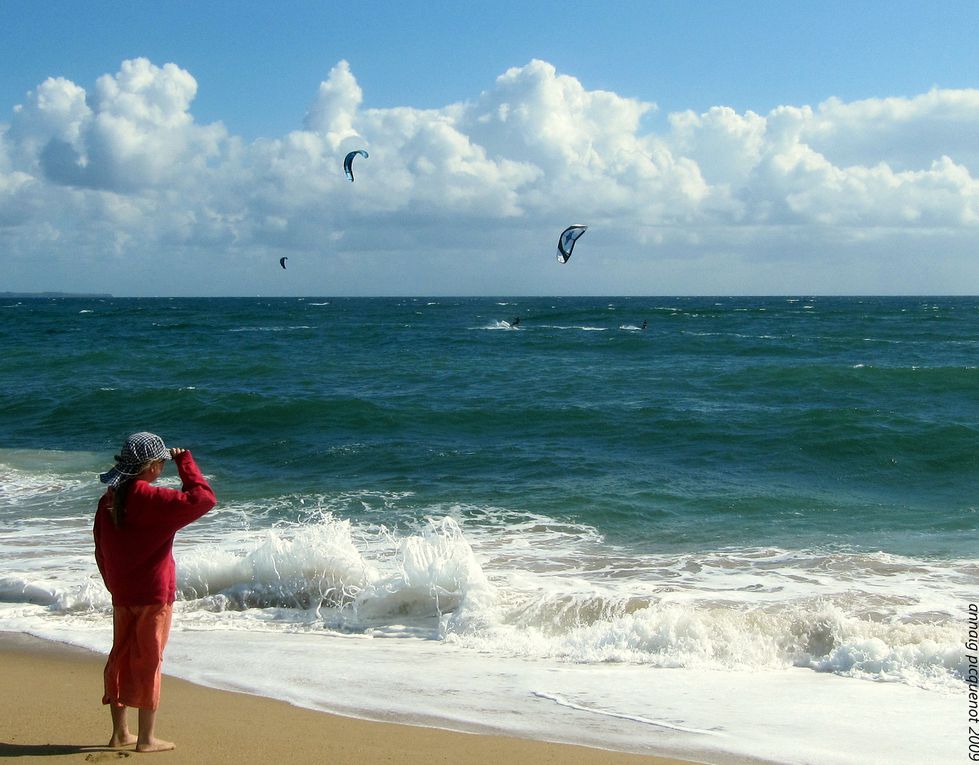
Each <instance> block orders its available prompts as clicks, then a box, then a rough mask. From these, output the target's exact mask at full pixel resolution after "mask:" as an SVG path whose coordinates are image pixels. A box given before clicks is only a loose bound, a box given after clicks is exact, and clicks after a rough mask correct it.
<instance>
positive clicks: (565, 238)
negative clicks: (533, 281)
mask: <svg viewBox="0 0 979 765" xmlns="http://www.w3.org/2000/svg"><path fill="white" fill-rule="evenodd" d="M587 230H588V226H582V225H581V224H580V223H576V224H574V225H573V226H568V227H567V228H566V229H564V231H562V232H561V236H560V237H558V240H557V262H558V263H567V262H568V259H569V258H570V257H571V251H572V250H574V243H575V242H577V241H578V237H579V236H581V235H582V234H584V233H585V231H587Z"/></svg>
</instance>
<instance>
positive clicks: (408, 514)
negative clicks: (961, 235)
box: [0, 297, 979, 765]
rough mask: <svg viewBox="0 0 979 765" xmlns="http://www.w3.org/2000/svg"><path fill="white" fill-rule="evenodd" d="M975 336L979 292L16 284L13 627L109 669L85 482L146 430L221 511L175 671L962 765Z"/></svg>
mask: <svg viewBox="0 0 979 765" xmlns="http://www.w3.org/2000/svg"><path fill="white" fill-rule="evenodd" d="M517 316H519V317H520V322H519V324H518V325H517V326H516V327H515V328H514V327H513V326H511V324H510V321H511V320H513V319H515V318H516V317H517ZM644 322H645V323H646V328H645V329H642V326H643V323H644ZM977 351H979V299H974V298H862V299H861V298H822V297H819V298H798V299H796V298H706V297H705V298H604V299H596V298H587V299H584V298H533V299H530V298H519V299H516V298H501V299H487V298H479V299H476V298H460V299H450V298H437V299H333V298H322V299H314V298H307V299H243V298H241V299H239V298H235V299H212V300H202V299H194V300H191V299H172V300H171V299H138V300H137V299H104V300H100V299H94V298H93V299H81V298H79V299H44V300H19V301H18V300H6V301H4V302H0V390H2V391H3V392H2V394H0V395H2V399H3V406H2V407H0V556H2V558H3V561H4V568H3V571H0V630H11V631H17V632H27V633H31V634H35V635H40V636H42V637H46V638H49V639H52V640H60V641H65V642H69V643H73V644H77V645H82V646H85V647H88V648H92V649H94V650H98V651H107V650H108V647H109V645H110V643H111V619H112V617H111V606H110V601H109V596H108V593H106V592H105V589H104V587H103V586H102V583H101V581H100V579H99V576H98V572H97V570H96V568H95V564H94V560H93V556H92V537H91V524H92V514H93V512H94V508H95V505H96V502H97V500H98V497H99V495H100V493H101V490H102V487H101V485H100V484H99V483H98V481H97V478H96V475H97V473H98V472H99V471H101V470H104V469H106V468H107V467H108V466H109V464H110V462H111V456H112V455H113V454H114V453H115V452H116V451H117V450H118V448H119V446H120V444H121V443H122V441H123V439H124V438H125V436H126V435H127V434H128V433H130V432H133V431H136V430H143V429H146V430H152V431H155V432H157V433H160V434H161V435H163V437H164V438H165V439H166V441H167V443H168V444H170V445H171V446H180V447H185V448H190V449H192V450H193V452H194V455H195V456H196V458H197V460H198V462H199V464H200V465H201V467H202V469H203V470H204V472H205V474H206V475H207V476H208V478H209V479H210V481H211V483H212V485H213V486H214V489H215V491H216V493H217V495H218V498H219V503H218V506H217V507H216V508H215V509H214V510H213V511H212V512H211V513H209V514H208V515H207V516H205V517H204V518H203V519H201V520H200V521H198V522H196V523H195V524H193V525H192V526H191V527H189V528H188V529H185V530H183V531H181V532H180V533H179V534H178V535H177V541H176V546H175V551H174V552H175V557H176V561H177V576H178V602H177V606H176V611H175V620H174V628H173V635H172V637H171V640H170V643H169V644H168V648H167V665H166V666H167V671H168V672H171V673H174V674H177V675H178V676H181V677H185V678H188V679H191V680H196V681H198V682H203V683H205V684H212V685H217V686H218V687H226V688H234V689H237V690H242V689H244V690H247V691H250V692H253V693H259V694H262V695H267V696H272V697H275V698H280V699H286V700H289V701H291V702H293V703H298V704H301V705H304V706H310V707H313V708H317V709H327V710H333V711H340V712H342V713H344V714H355V715H359V716H365V717H370V718H379V719H391V717H392V716H394V717H396V718H397V719H402V720H406V721H414V722H419V723H422V724H434V725H439V726H446V727H459V728H461V729H464V730H486V729H487V727H486V726H489V728H490V729H492V730H502V731H508V732H511V733H513V734H515V735H522V736H529V737H533V738H543V739H547V740H555V739H557V740H563V741H570V742H575V743H587V744H590V745H593V746H602V747H609V748H619V749H625V750H629V751H639V752H649V751H653V752H667V753H670V752H672V753H679V754H683V755H686V756H689V757H690V758H691V759H695V760H698V761H710V762H734V761H739V762H740V761H743V760H741V759H738V758H740V757H743V756H747V755H753V756H763V757H766V758H767V761H771V762H779V763H790V762H801V761H807V762H808V761H812V762H816V761H818V762H821V763H826V764H827V765H854V763H865V762H876V761H884V760H886V761H887V762H889V763H898V764H900V765H919V763H923V762H929V763H932V762H933V763H945V762H949V763H951V762H955V761H958V760H957V758H958V757H959V755H960V754H961V752H962V751H964V750H960V747H959V745H960V742H962V741H964V739H962V738H961V737H960V736H959V735H958V733H957V732H956V730H957V729H956V728H955V722H954V721H955V720H956V719H959V718H958V717H957V715H958V714H959V712H958V711H956V710H959V709H965V699H964V697H963V689H964V688H965V687H966V686H965V683H964V680H965V678H966V677H967V672H968V657H967V656H966V653H965V644H964V640H965V622H966V614H967V613H968V611H967V606H968V604H969V603H970V602H972V603H974V602H975V598H976V593H977V592H979V561H977V558H976V555H975V551H974V550H975V539H976V531H977V527H979V513H977V512H976V501H975V493H974V485H975V476H976V472H977V470H976V469H977V467H979V465H977V459H979V458H977V456H976V449H975V446H976V440H977V439H976V436H977V422H979V417H977V415H979V368H977V361H976V359H977ZM164 482H165V483H168V484H169V485H171V486H173V485H176V483H175V476H174V474H173V470H172V469H170V470H169V471H168V474H167V475H166V476H165V478H164ZM93 703H97V699H93Z"/></svg>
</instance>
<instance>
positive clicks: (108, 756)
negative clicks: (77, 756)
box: [85, 752, 131, 762]
mask: <svg viewBox="0 0 979 765" xmlns="http://www.w3.org/2000/svg"><path fill="white" fill-rule="evenodd" d="M130 754H131V753H130V752H92V753H91V754H87V755H85V761H86V762H111V761H112V760H122V759H125V758H126V757H128V756H129V755H130Z"/></svg>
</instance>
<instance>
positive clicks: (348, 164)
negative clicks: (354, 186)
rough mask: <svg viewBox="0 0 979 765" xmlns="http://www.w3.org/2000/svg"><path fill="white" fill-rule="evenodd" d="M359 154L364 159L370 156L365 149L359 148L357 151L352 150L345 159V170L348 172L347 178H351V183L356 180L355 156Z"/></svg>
mask: <svg viewBox="0 0 979 765" xmlns="http://www.w3.org/2000/svg"><path fill="white" fill-rule="evenodd" d="M358 154H359V155H360V156H362V157H363V158H364V159H367V157H369V156H370V155H369V154H368V153H367V152H366V151H364V150H363V149H357V151H352V152H350V153H349V154H348V155H347V156H346V158H345V159H344V160H343V172H345V173H346V174H347V178H349V179H350V182H351V183H353V181H354V169H353V164H354V157H356V156H357V155H358Z"/></svg>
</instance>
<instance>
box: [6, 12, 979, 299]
mask: <svg viewBox="0 0 979 765" xmlns="http://www.w3.org/2000/svg"><path fill="white" fill-rule="evenodd" d="M468 5H469V4H462V3H449V2H401V3H393V2H391V3H381V2H361V3H356V4H348V5H342V6H341V5H340V4H333V3H311V2H293V3H289V4H287V5H282V6H279V5H275V4H269V3H257V2H236V3H230V2H209V3H191V2H165V3H148V2H129V3H122V2H112V3H108V2H86V3H67V2H59V3H54V4H41V3H37V2H33V1H31V2H25V1H23V0H0V50H2V53H0V56H2V58H3V62H4V65H3V66H2V67H0V258H3V259H4V260H5V261H6V267H5V269H4V270H5V272H6V274H7V277H6V279H5V280H4V281H8V280H9V281H8V283H7V284H3V282H0V291H2V290H4V289H10V290H43V289H69V288H71V287H73V286H74V287H76V288H79V289H86V290H88V289H93V290H96V291H108V292H113V293H115V294H224V293H227V294H396V293H399V292H411V293H414V294H451V293H456V294H470V293H482V294H507V293H512V294H549V293H561V294H567V293H580V294H585V293H588V292H600V293H605V294H616V293H630V294H635V293H636V292H638V293H650V294H662V293H664V292H666V293H683V294H690V293H715V292H724V293H739V294H743V293H771V292H792V293H799V292H823V293H825V292H838V293H845V292H854V291H856V292H909V291H924V292H961V291H965V292H976V291H979V268H977V267H976V265H974V264H973V263H972V260H973V256H974V255H975V253H976V246H975V245H976V243H977V237H976V235H977V233H979V228H977V223H976V217H977V216H979V201H977V198H976V197H977V193H979V192H977V189H976V180H975V179H976V178H977V177H979V165H977V161H976V160H977V150H976V149H975V148H970V142H971V143H973V144H974V143H976V141H975V138H974V137H975V136H976V135H977V134H979V123H977V121H976V119H977V103H979V93H977V91H976V88H977V85H979V83H977V82H976V79H977V76H976V72H979V46H976V44H975V39H977V36H979V5H977V4H976V3H974V2H945V3H936V4H922V3H911V2H887V3H884V2H880V3H876V2H874V3H871V2H846V3H844V2H839V3H837V2H820V3H815V2H813V3H802V2H790V3H784V2H778V3H776V2H701V3H697V2H619V3H588V4H584V5H583V6H574V7H572V6H569V5H568V4H567V3H559V2H522V3H521V2H496V3H492V4H490V3H478V4H473V5H474V7H468ZM126 62H140V63H139V64H138V65H134V64H132V63H129V64H127V63H126ZM167 64H172V65H173V66H172V67H170V68H167V66H166V65H167ZM49 78H52V79H51V80H49ZM100 78H102V79H101V80H100ZM46 81H47V82H48V84H47V85H45V86H43V87H42V85H43V84H44V83H45V82H46ZM100 81H101V82H102V83H103V85H101V86H100V85H99V84H98V83H99V82H100ZM151 81H152V82H154V83H155V85H152V86H145V83H147V82H151ZM112 82H114V83H115V84H112ZM139 83H143V84H139ZM323 85H326V87H325V88H324V87H323ZM127 88H135V90H133V91H131V92H130V91H128V90H127ZM134 98H135V99H136V100H139V101H140V104H139V105H138V106H137V105H134V103H135V102H134ZM69 102H70V104H71V106H70V107H69V106H66V104H68V103H69ZM59 103H60V104H61V106H56V105H53V104H59ZM86 104H88V106H87V107H86ZM313 114H318V115H320V117H319V118H318V120H319V121H318V122H317V121H316V120H315V119H313V118H312V117H311V116H310V115H313ZM514 115H523V116H522V117H521V119H519V120H518V119H515V118H514ZM567 123H572V124H570V125H568V124H567ZM120 124H123V125H124V127H120ZM583 126H584V127H583ZM555 131H556V132H555ZM361 145H363V146H365V147H366V146H369V147H370V148H371V149H372V154H374V156H373V157H372V158H371V159H369V160H364V165H363V171H362V175H361V176H360V177H359V178H358V182H357V183H356V184H354V186H353V187H348V186H345V185H344V182H342V178H341V179H340V180H339V181H337V182H334V181H333V179H332V178H331V179H330V180H329V181H328V182H327V181H324V180H320V179H317V178H315V177H310V171H311V169H314V168H319V167H320V164H322V168H323V172H332V171H333V170H334V169H335V168H336V166H337V165H336V162H337V158H336V155H337V154H342V153H343V152H344V151H345V150H347V149H349V148H350V147H351V146H361ZM395 146H396V147H398V152H397V156H394V154H395V152H394V151H393V147H395ZM375 149H376V152H375V151H374V150H375ZM623 158H624V159H623ZM372 173H376V175H372ZM361 184H362V185H361ZM317 194H320V195H321V197H320V199H321V201H322V206H321V207H319V206H317V204H316V202H317V198H316V195H317ZM438 194H441V195H442V199H444V200H445V201H444V202H441V201H439V199H438V197H437V195H438ZM571 222H587V223H589V225H590V226H591V227H592V228H591V230H590V231H589V232H588V236H587V238H582V240H581V242H580V243H579V250H578V251H576V256H575V258H573V260H572V261H571V262H570V263H569V264H568V266H569V267H568V268H563V270H556V267H555V266H554V263H553V258H552V257H551V256H552V250H553V244H554V240H555V239H556V234H557V233H558V232H559V231H560V229H561V227H562V226H563V224H564V223H571ZM474 241H477V242H479V244H478V245H476V246H474V245H473V242H474ZM161 254H165V256H166V257H167V259H168V260H169V261H170V262H171V263H172V267H173V270H172V273H171V274H169V275H160V274H157V273H156V271H155V269H154V267H153V265H152V264H153V263H154V262H156V261H157V260H158V258H159V257H160V256H161ZM281 255H288V256H289V258H290V260H289V263H290V266H291V270H297V271H298V272H299V274H298V275H296V276H295V277H293V274H292V273H289V274H278V273H275V272H271V273H270V272H269V271H268V270H267V269H266V268H265V266H266V265H267V264H268V263H269V262H274V263H275V265H276V267H278V266H277V264H278V258H279V257H280V256H281ZM582 261H583V262H582ZM38 262H42V263H44V264H45V267H44V269H43V271H42V272H41V273H40V274H39V273H38V272H37V270H36V268H35V267H34V265H36V264H37V263H38ZM545 263H546V266H545V265H544V264H545ZM32 264H34V265H32ZM304 269H305V273H303V271H304ZM202 270H203V271H202ZM201 272H202V273H203V275H204V278H201V275H200V274H201ZM282 276H285V277H286V279H283V278H280V277H282ZM293 278H294V281H288V279H293Z"/></svg>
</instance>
